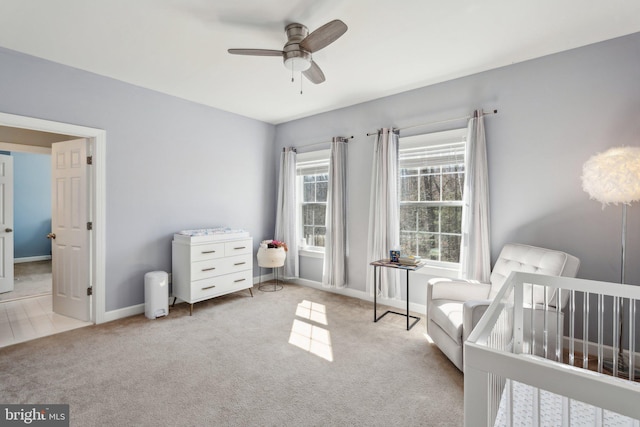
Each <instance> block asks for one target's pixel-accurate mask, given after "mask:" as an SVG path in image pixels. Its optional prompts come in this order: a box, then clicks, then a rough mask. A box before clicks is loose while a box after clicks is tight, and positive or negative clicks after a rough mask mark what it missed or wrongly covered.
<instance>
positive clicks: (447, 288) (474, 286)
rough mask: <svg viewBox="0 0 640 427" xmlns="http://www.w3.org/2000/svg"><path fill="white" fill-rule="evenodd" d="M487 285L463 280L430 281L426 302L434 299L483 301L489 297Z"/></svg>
mask: <svg viewBox="0 0 640 427" xmlns="http://www.w3.org/2000/svg"><path fill="white" fill-rule="evenodd" d="M490 290H491V285H490V284H489V283H480V282H472V281H465V280H446V279H431V280H429V282H428V283H427V302H428V301H431V300H436V299H449V300H454V301H469V300H483V299H487V298H488V297H489V291H490Z"/></svg>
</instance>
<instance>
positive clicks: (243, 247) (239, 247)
mask: <svg viewBox="0 0 640 427" xmlns="http://www.w3.org/2000/svg"><path fill="white" fill-rule="evenodd" d="M245 248H246V246H238V247H237V248H233V249H234V250H236V251H237V250H239V249H245Z"/></svg>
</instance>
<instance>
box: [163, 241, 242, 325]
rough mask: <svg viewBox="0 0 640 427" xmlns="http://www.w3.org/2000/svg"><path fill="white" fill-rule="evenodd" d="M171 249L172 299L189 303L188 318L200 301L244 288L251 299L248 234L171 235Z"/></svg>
mask: <svg viewBox="0 0 640 427" xmlns="http://www.w3.org/2000/svg"><path fill="white" fill-rule="evenodd" d="M171 249H172V283H173V296H174V297H175V298H179V299H181V300H183V301H185V302H187V303H189V304H191V307H190V309H189V314H190V315H191V314H193V304H194V303H196V302H199V301H204V300H206V299H209V298H214V297H217V296H220V295H225V294H229V293H232V292H237V291H240V290H243V289H249V292H250V293H251V296H253V291H252V290H251V288H252V287H253V239H252V238H251V237H250V236H249V234H248V233H246V232H245V233H232V234H229V235H226V234H222V235H220V234H212V235H194V236H189V235H184V234H174V236H173V242H172V247H171ZM174 302H175V300H174Z"/></svg>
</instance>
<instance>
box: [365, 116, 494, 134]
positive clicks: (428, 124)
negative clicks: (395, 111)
mask: <svg viewBox="0 0 640 427" xmlns="http://www.w3.org/2000/svg"><path fill="white" fill-rule="evenodd" d="M492 114H498V110H493V111H491V112H488V113H485V112H483V113H482V115H483V116H489V115H492ZM472 117H473V115H471V114H469V115H468V116H464V117H456V118H455V119H447V120H440V121H437V122H431V123H422V124H419V125H413V126H407V127H404V128H400V129H398V130H406V129H412V128H417V127H422V126H430V125H439V124H442V123H449V122H456V121H458V120H468V119H470V118H472ZM377 134H378V131H375V132H371V133H368V134H367V136H371V135H377Z"/></svg>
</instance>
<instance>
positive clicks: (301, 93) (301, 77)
mask: <svg viewBox="0 0 640 427" xmlns="http://www.w3.org/2000/svg"><path fill="white" fill-rule="evenodd" d="M302 80H303V79H302V71H300V95H302Z"/></svg>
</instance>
